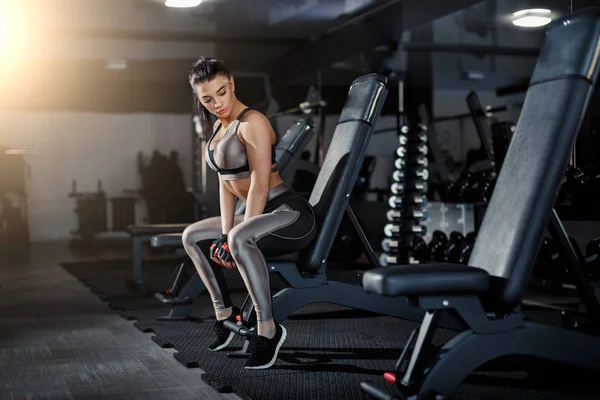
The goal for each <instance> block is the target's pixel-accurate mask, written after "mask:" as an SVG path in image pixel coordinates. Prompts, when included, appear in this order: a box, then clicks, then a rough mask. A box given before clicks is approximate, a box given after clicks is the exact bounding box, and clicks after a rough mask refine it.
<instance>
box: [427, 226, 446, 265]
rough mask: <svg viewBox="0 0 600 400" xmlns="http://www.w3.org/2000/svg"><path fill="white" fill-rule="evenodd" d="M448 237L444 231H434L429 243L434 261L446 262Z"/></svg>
mask: <svg viewBox="0 0 600 400" xmlns="http://www.w3.org/2000/svg"><path fill="white" fill-rule="evenodd" d="M447 243H448V237H447V236H446V234H445V233H444V232H442V231H434V232H433V234H432V238H431V241H430V242H429V254H430V257H431V259H432V260H433V261H437V262H445V261H446V244H447Z"/></svg>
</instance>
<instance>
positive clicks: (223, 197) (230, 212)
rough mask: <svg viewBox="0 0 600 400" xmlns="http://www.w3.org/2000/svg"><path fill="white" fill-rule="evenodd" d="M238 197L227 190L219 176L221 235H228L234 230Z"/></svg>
mask: <svg viewBox="0 0 600 400" xmlns="http://www.w3.org/2000/svg"><path fill="white" fill-rule="evenodd" d="M236 199H237V198H236V196H235V195H234V194H233V193H231V192H230V191H229V189H227V187H226V186H225V183H224V182H223V179H222V178H221V176H220V175H219V207H220V209H221V233H223V234H225V235H226V234H228V233H229V231H230V230H231V228H233V218H234V216H235V202H236Z"/></svg>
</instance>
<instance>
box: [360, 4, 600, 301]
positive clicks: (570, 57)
mask: <svg viewBox="0 0 600 400" xmlns="http://www.w3.org/2000/svg"><path fill="white" fill-rule="evenodd" d="M597 13H598V12H597V11H596V12H595V13H575V14H572V15H570V16H568V17H565V18H563V19H560V20H558V21H555V22H554V23H553V25H552V26H551V27H550V28H549V29H548V33H547V37H546V40H545V42H544V45H543V47H542V49H541V52H540V56H539V59H538V62H537V65H536V67H535V70H534V73H533V76H532V79H531V83H530V88H529V90H528V92H527V95H526V99H525V102H524V105H523V109H522V111H521V116H520V119H519V123H518V125H517V129H516V131H515V134H514V136H513V138H512V141H511V144H510V148H509V149H508V152H507V154H506V158H505V161H504V164H503V167H502V170H501V171H500V174H499V176H498V180H497V183H496V186H495V189H494V193H493V196H492V198H491V200H490V202H489V205H488V207H487V210H486V214H485V217H484V220H483V222H482V225H481V228H480V231H479V234H478V236H477V241H476V243H475V246H474V249H473V252H472V255H471V258H470V260H469V265H471V266H473V267H477V268H479V269H481V270H484V271H487V273H489V275H490V276H491V277H495V278H494V279H491V280H490V281H491V282H492V285H491V290H492V291H491V293H490V295H491V296H489V297H491V298H493V299H495V304H494V307H496V309H497V311H508V310H511V309H513V308H514V307H515V306H517V305H518V304H519V303H520V302H521V300H522V296H523V294H524V292H525V289H526V286H527V284H528V282H529V278H530V276H531V272H532V269H533V266H534V263H535V258H536V255H537V252H538V248H539V245H540V242H541V239H542V236H543V234H544V231H545V228H546V225H547V223H548V219H549V216H550V214H551V210H552V208H553V206H554V202H555V200H556V196H557V193H558V189H559V185H560V181H561V179H562V176H563V174H564V171H565V169H566V166H567V163H568V161H569V156H570V150H571V149H572V147H573V144H574V141H575V138H576V137H577V133H578V131H579V126H580V123H581V121H582V120H583V115H584V114H585V110H586V107H587V102H588V100H589V98H590V95H591V93H592V89H593V87H594V84H595V83H596V80H597V68H596V64H597V62H598V56H599V54H598V52H597V49H598V48H599V47H598V46H599V44H600V24H599V22H598V19H597ZM422 267H423V266H417V267H414V268H422ZM473 270H474V269H473ZM390 271H392V272H390ZM394 271H395V272H394ZM425 271H428V272H426V273H423V274H422V278H421V279H423V280H427V281H428V282H427V285H425V287H421V289H423V290H424V291H425V293H423V294H427V293H428V292H429V288H430V287H433V286H435V285H440V286H444V285H446V284H447V283H445V282H446V281H447V280H448V276H447V271H443V272H442V271H436V269H435V268H433V269H432V270H425ZM473 276H475V275H473ZM477 276H478V278H477V279H483V278H481V277H479V275H477ZM413 277H414V272H413V267H410V268H407V269H403V268H398V269H392V270H390V269H389V268H379V269H377V270H374V271H371V272H369V273H368V274H365V278H364V283H365V284H368V286H366V287H365V289H367V291H369V290H373V291H374V292H375V293H377V291H378V290H383V288H390V287H391V284H387V283H379V284H378V285H374V284H373V282H375V281H376V280H377V279H380V280H386V281H387V280H389V281H393V282H398V281H399V280H402V279H412V278H413ZM457 279H461V278H460V275H457ZM463 283H465V284H466V282H463ZM415 284H416V282H415ZM481 284H483V283H482V282H481ZM478 287H479V286H478ZM396 289H397V290H396ZM386 290H387V289H386ZM390 290H391V289H390ZM393 293H394V295H396V296H403V295H408V294H409V293H411V294H416V290H415V288H414V287H412V286H411V285H400V284H398V286H394V291H393Z"/></svg>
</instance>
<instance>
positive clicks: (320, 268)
mask: <svg viewBox="0 0 600 400" xmlns="http://www.w3.org/2000/svg"><path fill="white" fill-rule="evenodd" d="M386 85H387V79H386V78H385V77H384V76H381V75H378V74H368V75H364V76H362V77H359V78H357V79H356V80H355V81H354V82H353V83H352V86H351V87H350V91H349V93H348V97H347V100H346V104H345V106H344V108H343V109H342V112H341V114H340V119H339V122H338V124H337V127H336V129H335V132H334V135H333V138H332V141H331V145H330V146H329V150H328V151H327V154H326V156H325V160H324V162H323V166H322V168H321V170H320V172H319V175H318V177H317V180H316V183H315V185H314V188H313V191H312V193H311V195H310V198H309V202H310V204H311V205H312V206H313V210H314V213H315V217H316V220H317V226H318V232H317V235H316V237H315V240H314V241H313V243H312V244H311V246H309V247H308V248H307V249H305V250H304V251H302V252H300V253H298V254H290V255H286V260H275V259H271V258H270V257H269V255H268V254H265V258H266V259H267V265H268V268H269V272H271V273H272V274H273V273H277V274H278V275H279V277H280V278H281V279H282V280H283V281H284V282H285V283H286V284H287V287H285V288H284V289H282V290H280V291H279V292H277V293H276V294H275V295H274V296H273V318H274V319H275V320H276V321H277V322H283V321H284V320H285V319H287V317H288V316H289V315H290V314H291V313H293V312H294V311H295V310H297V309H299V308H301V307H304V306H306V305H309V304H314V303H332V304H337V305H341V306H345V307H349V308H353V309H357V310H364V311H369V312H374V313H378V314H381V315H387V316H393V317H398V318H402V319H406V320H410V321H420V320H421V319H422V318H423V315H424V311H423V310H421V309H419V308H417V307H412V306H410V305H409V304H408V302H407V299H402V298H397V299H393V300H392V301H390V300H389V299H387V298H384V297H381V296H378V295H374V294H369V293H366V292H365V291H364V290H363V288H362V286H361V284H360V280H359V279H358V278H357V274H356V273H352V278H354V280H355V281H354V282H353V281H352V280H348V279H340V280H336V279H329V277H328V274H327V259H328V256H329V252H330V250H331V247H332V245H333V241H334V239H335V236H336V235H335V234H336V232H337V231H338V229H339V227H340V223H341V221H342V217H343V216H344V213H345V212H347V213H348V215H349V216H350V219H351V221H353V222H356V219H355V218H352V217H353V215H354V214H353V212H352V210H351V208H350V207H349V204H348V202H349V199H350V192H351V191H352V188H353V187H354V185H355V183H356V179H357V177H358V173H359V171H360V168H361V165H362V161H363V159H364V156H365V151H366V149H367V147H368V145H369V141H370V139H371V136H372V135H373V131H374V127H375V124H376V123H377V120H378V118H379V115H380V113H381V109H382V107H383V104H384V101H385V98H386V96H387V92H388V91H387V88H386ZM355 228H356V229H357V230H358V232H359V233H360V236H361V239H362V240H363V244H364V245H365V247H366V250H367V254H368V259H369V261H370V263H371V265H372V267H378V266H379V263H378V262H377V258H376V257H375V255H374V254H373V250H372V249H371V248H370V246H368V241H367V240H366V238H365V236H364V233H363V232H362V230H361V229H360V225H358V223H355ZM349 278H350V277H349ZM239 320H240V323H241V324H240V325H238V324H236V323H233V322H231V321H226V322H225V324H224V326H225V327H226V328H227V329H230V330H231V331H233V332H235V333H237V334H239V335H242V336H246V337H247V338H246V339H247V340H246V341H245V343H244V347H243V349H242V350H241V351H239V352H235V353H231V354H230V356H231V357H240V356H247V355H248V345H249V341H250V338H251V337H252V336H254V335H255V333H256V329H255V327H256V313H255V312H254V306H253V304H252V301H251V299H250V296H247V298H246V301H245V302H244V304H243V305H242V309H241V316H240V318H239ZM230 322H231V323H230ZM441 323H442V324H443V325H444V326H447V327H453V328H456V327H458V325H456V321H455V320H454V318H453V317H452V316H445V317H443V320H442V321H441Z"/></svg>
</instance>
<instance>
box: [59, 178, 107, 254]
mask: <svg viewBox="0 0 600 400" xmlns="http://www.w3.org/2000/svg"><path fill="white" fill-rule="evenodd" d="M68 196H69V197H70V198H73V199H75V201H76V207H75V209H74V212H75V213H76V214H77V229H76V230H74V231H72V232H71V234H73V235H77V236H79V237H80V238H81V239H82V240H83V241H84V242H88V243H89V242H91V241H92V240H93V239H94V238H95V236H96V235H97V234H98V233H101V232H106V231H107V230H108V221H107V205H106V193H105V192H104V189H102V179H98V181H97V189H96V191H95V192H78V191H77V180H75V179H73V181H72V182H71V192H70V193H68Z"/></svg>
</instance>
